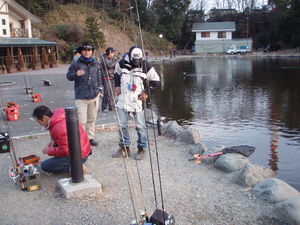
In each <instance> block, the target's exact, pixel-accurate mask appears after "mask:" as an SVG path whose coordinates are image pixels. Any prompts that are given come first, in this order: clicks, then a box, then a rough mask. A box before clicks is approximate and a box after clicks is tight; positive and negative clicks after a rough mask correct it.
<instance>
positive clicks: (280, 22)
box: [17, 0, 300, 59]
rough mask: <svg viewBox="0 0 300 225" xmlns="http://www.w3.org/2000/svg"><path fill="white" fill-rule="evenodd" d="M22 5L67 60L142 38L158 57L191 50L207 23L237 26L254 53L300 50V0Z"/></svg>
mask: <svg viewBox="0 0 300 225" xmlns="http://www.w3.org/2000/svg"><path fill="white" fill-rule="evenodd" d="M17 1H18V2H19V3H20V4H21V5H23V6H25V7H26V8H27V9H28V10H29V11H31V12H32V13H33V14H35V15H37V16H39V17H40V18H42V21H43V23H42V25H40V26H39V27H37V28H38V30H39V31H40V37H41V38H46V39H47V40H52V41H57V42H58V43H59V45H60V47H63V48H62V49H63V50H62V52H61V55H62V58H63V59H64V57H65V58H68V57H69V54H70V52H71V50H72V49H73V48H74V47H75V46H77V45H78V44H79V42H80V41H81V40H83V39H88V40H90V41H92V42H94V43H95V44H96V46H98V47H99V48H100V49H103V48H105V47H107V46H114V47H115V48H117V50H118V51H120V52H122V53H123V52H125V51H126V49H127V48H128V47H129V46H130V45H132V44H137V45H141V40H142V39H143V43H144V47H145V49H147V50H148V51H150V52H151V53H153V54H158V53H159V52H161V51H165V52H166V51H168V50H169V49H172V48H174V46H176V48H177V49H191V48H192V46H193V44H194V40H195V34H193V33H192V32H191V29H192V25H193V23H195V22H204V21H211V22H222V21H235V22H236V27H237V30H236V32H235V33H234V34H233V37H238V38H247V37H248V38H252V39H253V46H254V48H263V47H265V46H266V45H268V44H270V43H280V45H281V46H282V47H286V48H295V47H299V46H300V28H299V27H300V1H299V0H268V1H266V0H265V1H264V0H260V1H259V0H250V1H249V0H230V1H228V0H172V1H170V0H151V1H150V0H138V1H135V0H97V1H96V0H17ZM136 3H137V7H136ZM209 3H210V4H209ZM209 7H211V8H209ZM139 22H140V23H139ZM139 26H141V29H142V31H143V32H142V37H143V38H142V39H141V35H140V32H139V28H140V27H139ZM160 34H162V36H163V38H159V35H160ZM124 46H125V47H124ZM60 49H61V48H60Z"/></svg>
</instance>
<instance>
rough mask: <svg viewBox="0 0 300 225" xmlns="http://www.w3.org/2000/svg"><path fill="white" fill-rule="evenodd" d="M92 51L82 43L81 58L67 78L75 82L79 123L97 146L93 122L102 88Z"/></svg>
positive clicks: (87, 44) (73, 65)
mask: <svg viewBox="0 0 300 225" xmlns="http://www.w3.org/2000/svg"><path fill="white" fill-rule="evenodd" d="M94 50H95V48H94V47H93V46H92V45H91V44H90V43H88V42H84V43H82V45H81V46H80V47H79V48H78V52H80V53H81V56H80V58H79V59H78V60H77V61H76V62H75V63H73V64H72V65H71V66H70V67H69V70H68V73H67V78H68V80H70V81H75V82H74V90H75V105H76V107H77V108H78V114H79V121H80V123H81V124H82V126H83V127H84V128H85V130H86V132H87V134H88V138H89V140H90V144H91V145H92V146H97V145H98V143H97V142H96V141H95V140H94V135H95V122H96V119H97V112H98V107H99V95H100V92H101V93H102V92H103V86H102V79H101V70H100V64H99V62H97V61H96V60H95V59H94V58H93V54H94Z"/></svg>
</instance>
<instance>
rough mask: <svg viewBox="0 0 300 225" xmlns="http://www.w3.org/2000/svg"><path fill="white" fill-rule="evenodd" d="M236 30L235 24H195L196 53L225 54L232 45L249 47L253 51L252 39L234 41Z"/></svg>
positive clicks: (193, 30)
mask: <svg viewBox="0 0 300 225" xmlns="http://www.w3.org/2000/svg"><path fill="white" fill-rule="evenodd" d="M235 30H236V27H235V22H232V21H230V22H205V23H194V24H193V27H192V32H194V33H196V41H195V52H196V53H224V52H226V50H227V49H228V47H229V46H231V45H233V44H234V45H236V46H237V47H238V48H239V47H241V46H245V45H246V46H248V48H249V49H252V39H240V38H239V39H232V33H233V32H234V31H235Z"/></svg>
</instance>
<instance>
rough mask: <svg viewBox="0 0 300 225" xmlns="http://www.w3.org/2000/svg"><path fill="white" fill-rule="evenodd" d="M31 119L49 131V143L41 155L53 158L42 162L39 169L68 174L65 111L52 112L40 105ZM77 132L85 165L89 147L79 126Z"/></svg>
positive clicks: (86, 138)
mask: <svg viewBox="0 0 300 225" xmlns="http://www.w3.org/2000/svg"><path fill="white" fill-rule="evenodd" d="M32 117H33V118H35V119H36V121H37V122H38V123H39V124H40V125H41V126H43V127H44V128H45V129H46V130H49V132H50V136H51V141H50V142H49V143H48V144H47V145H46V146H45V147H44V149H43V153H44V154H48V155H50V156H53V157H52V158H49V159H46V160H45V161H43V162H42V163H41V168H42V169H43V170H44V171H46V172H49V173H67V172H69V170H70V159H69V148H68V136H67V128H66V116H65V110H64V109H63V108H59V109H55V110H54V111H53V112H52V111H51V110H50V109H49V108H48V107H47V106H44V105H41V106H38V107H36V108H35V109H34V110H33V113H32ZM79 130H80V145H81V157H82V163H85V162H86V160H87V158H88V156H89V155H90V154H91V146H90V142H89V139H88V136H87V134H86V132H85V130H84V128H83V126H82V125H81V124H79Z"/></svg>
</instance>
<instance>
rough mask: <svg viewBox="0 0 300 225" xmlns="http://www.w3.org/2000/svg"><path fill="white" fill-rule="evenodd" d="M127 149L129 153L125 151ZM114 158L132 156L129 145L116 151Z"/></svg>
mask: <svg viewBox="0 0 300 225" xmlns="http://www.w3.org/2000/svg"><path fill="white" fill-rule="evenodd" d="M125 150H127V153H126V152H125ZM112 157H113V158H122V157H130V149H129V147H121V148H120V149H119V150H118V151H117V152H116V153H114V154H112Z"/></svg>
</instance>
